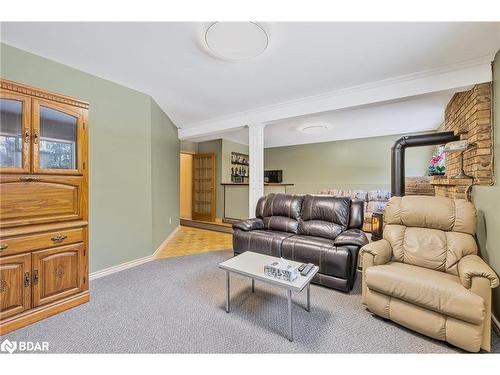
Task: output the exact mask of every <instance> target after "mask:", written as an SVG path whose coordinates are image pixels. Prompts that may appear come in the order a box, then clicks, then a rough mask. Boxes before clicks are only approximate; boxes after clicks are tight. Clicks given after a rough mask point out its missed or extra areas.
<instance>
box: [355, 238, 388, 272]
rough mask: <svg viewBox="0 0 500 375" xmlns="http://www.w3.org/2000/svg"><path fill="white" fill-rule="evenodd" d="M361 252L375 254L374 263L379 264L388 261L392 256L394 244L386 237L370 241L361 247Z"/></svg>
mask: <svg viewBox="0 0 500 375" xmlns="http://www.w3.org/2000/svg"><path fill="white" fill-rule="evenodd" d="M361 254H362V255H364V254H370V255H372V256H373V265H374V266H379V265H382V264H386V263H388V262H389V261H390V260H391V258H392V246H391V244H390V243H389V241H387V240H386V239H381V240H379V241H375V242H370V243H369V244H367V245H365V246H363V247H362V248H361Z"/></svg>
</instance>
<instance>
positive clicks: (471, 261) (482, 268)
mask: <svg viewBox="0 0 500 375" xmlns="http://www.w3.org/2000/svg"><path fill="white" fill-rule="evenodd" d="M457 267H458V276H459V277H460V281H461V282H462V285H463V286H464V287H466V288H467V289H470V287H471V286H472V279H473V278H474V277H484V278H486V279H488V280H489V281H490V287H491V288H496V287H497V286H498V284H499V280H498V276H497V275H496V273H495V271H493V270H492V269H491V267H490V266H488V265H487V264H486V262H485V261H484V260H482V259H481V258H480V257H479V256H477V255H467V256H465V257H463V258H462V259H460V260H459V261H458V265H457Z"/></svg>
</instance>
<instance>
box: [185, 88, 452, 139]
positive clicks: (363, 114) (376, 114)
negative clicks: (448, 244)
mask: <svg viewBox="0 0 500 375" xmlns="http://www.w3.org/2000/svg"><path fill="white" fill-rule="evenodd" d="M452 95H453V93H452V92H442V93H439V94H434V95H424V96H421V97H418V98H413V99H409V100H401V101H397V102H393V103H385V104H381V105H372V106H365V107H362V108H357V109H353V110H341V111H331V112H324V113H319V114H315V115H309V116H300V117H295V118H291V119H284V120H279V121H274V122H272V123H270V124H268V125H266V127H265V128H264V144H265V147H266V148H267V147H279V146H290V145H297V144H305V143H317V142H328V141H338V140H342V139H353V138H360V134H361V135H362V137H376V136H383V135H392V134H402V133H412V132H422V131H433V130H436V129H437V128H438V127H439V126H440V125H441V124H442V123H443V121H444V110H445V108H446V105H447V104H448V102H449V101H450V99H451V97H452ZM306 125H325V126H327V127H328V130H327V131H326V132H324V133H322V134H304V133H302V132H300V131H298V129H299V128H301V127H303V126H306ZM217 138H226V139H229V140H232V141H235V142H238V143H243V144H248V129H247V128H241V129H238V130H235V131H227V132H224V133H216V134H212V135H209V136H204V137H198V138H193V139H191V140H192V141H195V142H202V141H207V140H211V139H217Z"/></svg>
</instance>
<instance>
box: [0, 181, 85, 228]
mask: <svg viewBox="0 0 500 375" xmlns="http://www.w3.org/2000/svg"><path fill="white" fill-rule="evenodd" d="M86 191H87V187H86V184H85V183H84V177H82V176H55V175H13V174H3V175H0V198H1V199H0V227H2V228H6V227H13V226H17V225H30V224H41V223H49V222H60V221H67V220H78V219H83V220H87V202H86V196H87V194H86Z"/></svg>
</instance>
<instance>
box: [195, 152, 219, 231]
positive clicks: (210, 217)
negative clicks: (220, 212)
mask: <svg viewBox="0 0 500 375" xmlns="http://www.w3.org/2000/svg"><path fill="white" fill-rule="evenodd" d="M215 162H216V155H215V154H213V153H208V154H195V155H193V215H192V217H193V220H204V221H215V209H216V206H215V203H216V202H215V179H216V169H215V168H216V164H215Z"/></svg>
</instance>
